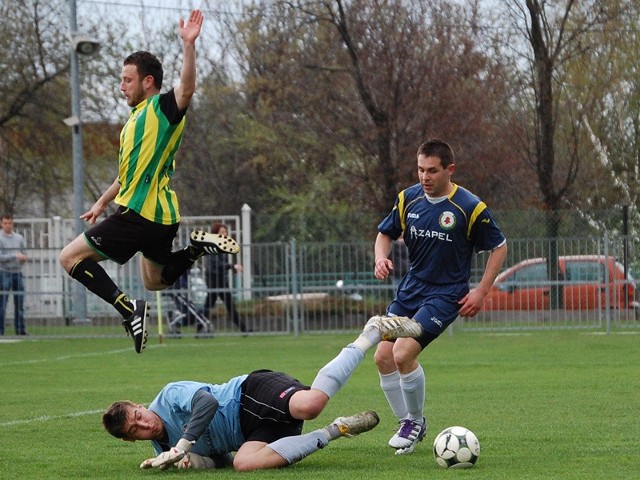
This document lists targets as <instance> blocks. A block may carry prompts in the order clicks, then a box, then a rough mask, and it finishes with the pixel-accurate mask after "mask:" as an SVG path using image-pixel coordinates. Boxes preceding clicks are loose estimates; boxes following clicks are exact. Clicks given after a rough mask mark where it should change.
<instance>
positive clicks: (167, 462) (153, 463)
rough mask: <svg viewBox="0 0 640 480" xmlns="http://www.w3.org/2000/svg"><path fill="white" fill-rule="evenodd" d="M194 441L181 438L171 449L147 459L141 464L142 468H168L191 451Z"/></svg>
mask: <svg viewBox="0 0 640 480" xmlns="http://www.w3.org/2000/svg"><path fill="white" fill-rule="evenodd" d="M194 443H195V442H190V441H189V440H187V439H185V438H181V439H180V440H178V443H176V446H175V447H171V448H170V449H169V451H167V452H162V453H161V454H160V455H158V456H157V457H154V458H148V459H146V460H145V461H144V462H142V463H141V464H140V468H159V469H160V470H166V469H167V468H169V467H170V466H171V465H173V464H174V463H176V462H178V461H179V460H181V459H182V458H183V457H184V456H185V455H186V454H187V453H189V450H191V446H192V445H193V444H194Z"/></svg>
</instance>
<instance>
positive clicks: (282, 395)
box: [278, 387, 295, 398]
mask: <svg viewBox="0 0 640 480" xmlns="http://www.w3.org/2000/svg"><path fill="white" fill-rule="evenodd" d="M294 389H295V387H289V388H287V389H286V390H285V391H284V392H281V393H280V395H278V397H279V398H284V397H286V396H287V394H288V393H289V392H290V391H292V390H294Z"/></svg>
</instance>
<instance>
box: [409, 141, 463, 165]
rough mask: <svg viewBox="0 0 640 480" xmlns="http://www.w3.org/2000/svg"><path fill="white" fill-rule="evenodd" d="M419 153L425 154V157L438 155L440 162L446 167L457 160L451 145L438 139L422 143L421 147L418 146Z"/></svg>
mask: <svg viewBox="0 0 640 480" xmlns="http://www.w3.org/2000/svg"><path fill="white" fill-rule="evenodd" d="M418 155H424V156H425V157H438V158H439V159H440V164H441V165H442V166H443V167H445V168H446V167H448V166H449V165H451V164H452V163H454V161H455V158H454V156H453V149H452V148H451V146H450V145H449V144H448V143H446V142H443V141H442V140H438V139H431V140H427V141H426V142H424V143H423V144H422V145H420V147H418Z"/></svg>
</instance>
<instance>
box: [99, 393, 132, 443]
mask: <svg viewBox="0 0 640 480" xmlns="http://www.w3.org/2000/svg"><path fill="white" fill-rule="evenodd" d="M135 406H136V404H135V403H133V402H130V401H129V400H121V401H119V402H113V403H112V404H111V405H110V406H109V408H108V409H107V411H106V412H104V415H102V425H103V426H104V428H105V429H106V430H107V432H109V433H110V434H111V435H113V436H114V437H116V438H127V434H126V433H125V431H124V425H125V423H126V422H127V414H128V413H129V411H128V409H129V408H130V407H135Z"/></svg>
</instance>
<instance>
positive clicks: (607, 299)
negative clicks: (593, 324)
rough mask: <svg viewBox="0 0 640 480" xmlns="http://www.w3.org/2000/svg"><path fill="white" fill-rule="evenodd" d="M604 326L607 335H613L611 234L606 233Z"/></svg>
mask: <svg viewBox="0 0 640 480" xmlns="http://www.w3.org/2000/svg"><path fill="white" fill-rule="evenodd" d="M604 276H605V284H604V292H605V297H604V324H605V331H606V332H607V334H609V333H611V289H610V288H609V278H610V276H609V232H607V231H606V230H605V232H604Z"/></svg>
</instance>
